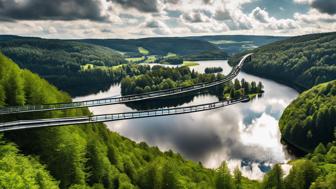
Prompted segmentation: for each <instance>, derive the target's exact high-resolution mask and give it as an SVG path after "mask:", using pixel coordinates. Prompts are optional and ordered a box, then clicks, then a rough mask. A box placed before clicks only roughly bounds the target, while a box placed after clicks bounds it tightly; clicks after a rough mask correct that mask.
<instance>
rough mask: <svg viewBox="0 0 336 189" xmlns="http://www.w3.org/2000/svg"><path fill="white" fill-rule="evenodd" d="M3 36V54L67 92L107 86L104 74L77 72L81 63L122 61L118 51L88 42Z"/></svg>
mask: <svg viewBox="0 0 336 189" xmlns="http://www.w3.org/2000/svg"><path fill="white" fill-rule="evenodd" d="M0 39H1V38H0ZM5 39H7V38H2V40H0V51H1V52H2V53H3V54H5V55H6V56H8V57H9V58H11V59H12V60H14V61H15V62H16V63H17V64H18V65H19V66H20V67H21V68H26V69H29V70H31V71H33V72H34V73H38V74H39V75H40V76H42V77H43V78H45V79H46V80H48V81H49V82H51V83H52V84H54V85H55V86H57V87H58V88H59V89H61V90H63V91H68V92H70V94H71V95H80V93H79V92H78V91H82V93H83V92H84V93H85V91H87V90H88V88H89V87H91V90H98V89H99V88H100V89H102V88H107V87H108V86H109V85H110V81H111V78H109V77H108V76H106V74H104V73H101V72H99V73H97V71H96V72H81V66H82V65H86V64H92V65H96V66H113V65H119V64H122V63H126V60H125V59H124V58H123V56H122V55H121V54H120V53H117V52H115V51H113V50H111V49H109V48H106V47H100V46H95V45H91V44H85V43H79V42H71V41H65V40H51V39H40V38H15V39H13V40H5ZM114 78H115V77H114ZM64 81H66V82H64ZM97 81H98V82H97ZM108 82H109V84H108V85H107V83H108ZM97 83H98V85H97ZM88 86H89V87H88Z"/></svg>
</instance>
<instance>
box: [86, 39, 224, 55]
mask: <svg viewBox="0 0 336 189" xmlns="http://www.w3.org/2000/svg"><path fill="white" fill-rule="evenodd" d="M81 41H84V42H86V43H91V44H96V45H101V46H105V47H109V48H111V49H116V50H118V51H121V52H126V53H128V54H130V55H139V51H138V48H139V47H143V48H145V49H147V50H148V51H149V53H150V54H154V55H163V56H164V55H166V54H167V53H174V54H178V55H183V56H184V55H189V56H190V55H199V54H202V53H206V52H210V53H211V52H221V54H222V57H225V56H226V53H225V52H222V51H220V49H219V48H218V47H217V46H215V45H213V44H211V43H209V42H207V41H200V40H192V39H185V38H179V37H160V38H143V39H84V40H81Z"/></svg>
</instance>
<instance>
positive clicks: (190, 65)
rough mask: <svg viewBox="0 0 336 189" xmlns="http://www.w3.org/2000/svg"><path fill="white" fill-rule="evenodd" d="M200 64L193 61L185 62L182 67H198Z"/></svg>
mask: <svg viewBox="0 0 336 189" xmlns="http://www.w3.org/2000/svg"><path fill="white" fill-rule="evenodd" d="M198 65H199V63H197V62H193V61H183V64H182V66H187V67H192V66H198Z"/></svg>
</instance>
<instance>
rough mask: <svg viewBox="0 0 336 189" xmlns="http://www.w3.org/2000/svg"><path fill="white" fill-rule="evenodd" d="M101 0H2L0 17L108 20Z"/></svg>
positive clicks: (15, 18)
mask: <svg viewBox="0 0 336 189" xmlns="http://www.w3.org/2000/svg"><path fill="white" fill-rule="evenodd" d="M101 12H102V11H101V3H100V1H99V0H26V1H22V2H20V1H13V0H0V18H2V19H14V20H78V19H89V20H95V21H106V20H107V17H106V16H103V15H102V14H101Z"/></svg>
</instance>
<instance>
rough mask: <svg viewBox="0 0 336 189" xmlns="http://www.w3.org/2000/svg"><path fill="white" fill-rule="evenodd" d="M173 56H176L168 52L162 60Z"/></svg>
mask: <svg viewBox="0 0 336 189" xmlns="http://www.w3.org/2000/svg"><path fill="white" fill-rule="evenodd" d="M173 56H177V54H175V53H171V52H169V53H168V54H167V55H166V56H164V58H169V57H173Z"/></svg>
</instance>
